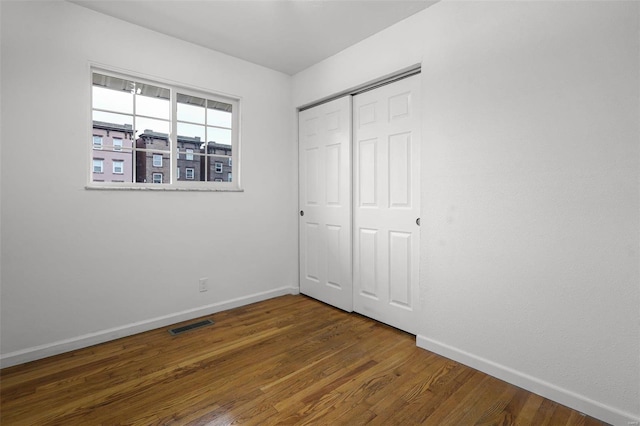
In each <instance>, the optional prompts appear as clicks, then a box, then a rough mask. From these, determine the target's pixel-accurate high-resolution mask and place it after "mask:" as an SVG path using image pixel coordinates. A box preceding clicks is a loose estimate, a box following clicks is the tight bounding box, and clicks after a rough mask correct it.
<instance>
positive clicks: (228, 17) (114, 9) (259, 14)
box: [70, 0, 437, 75]
mask: <svg viewBox="0 0 640 426" xmlns="http://www.w3.org/2000/svg"><path fill="white" fill-rule="evenodd" d="M70 1H71V2H72V3H75V4H78V5H80V6H84V7H86V8H89V9H92V10H95V11H97V12H101V13H104V14H107V15H110V16H113V17H115V18H119V19H122V20H125V21H128V22H131V23H133V24H136V25H140V26H142V27H146V28H149V29H151V30H155V31H158V32H161V33H164V34H167V35H170V36H173V37H176V38H179V39H182V40H185V41H189V42H192V43H195V44H198V45H200V46H204V47H208V48H210V49H213V50H217V51H219V52H223V53H226V54H228V55H232V56H235V57H238V58H241V59H244V60H247V61H250V62H253V63H256V64H259V65H263V66H265V67H268V68H271V69H275V70H278V71H282V72H284V73H286V74H290V75H292V74H295V73H297V72H299V71H302V70H303V69H305V68H307V67H309V66H311V65H313V64H315V63H317V62H320V61H321V60H323V59H325V58H328V57H329V56H332V55H334V54H336V53H338V52H340V51H341V50H344V49H345V48H347V47H349V46H351V45H353V44H355V43H357V42H359V41H361V40H363V39H365V38H367V37H369V36H370V35H372V34H375V33H377V32H378V31H380V30H382V29H384V28H386V27H389V26H391V25H393V24H395V23H396V22H399V21H401V20H403V19H405V18H407V17H408V16H411V15H413V14H415V13H417V12H419V11H421V10H423V9H425V8H427V7H429V6H431V5H432V4H433V3H435V2H436V1H437V0H435V1H434V0H355V1H354V0H153V1H150V0H70Z"/></svg>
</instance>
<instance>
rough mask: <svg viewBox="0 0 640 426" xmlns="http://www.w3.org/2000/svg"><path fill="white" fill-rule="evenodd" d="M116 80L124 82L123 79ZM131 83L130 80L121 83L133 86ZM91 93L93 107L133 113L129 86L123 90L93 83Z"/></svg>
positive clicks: (131, 94)
mask: <svg viewBox="0 0 640 426" xmlns="http://www.w3.org/2000/svg"><path fill="white" fill-rule="evenodd" d="M116 80H118V81H121V82H125V80H120V79H116ZM133 84H134V83H133V82H131V81H127V82H125V83H123V85H131V86H130V87H133ZM92 95H93V97H92V102H93V108H98V109H106V110H109V111H113V112H121V113H125V114H133V93H132V92H131V89H130V88H129V89H127V90H124V91H123V90H114V89H110V88H105V87H100V86H95V85H94V86H93V89H92Z"/></svg>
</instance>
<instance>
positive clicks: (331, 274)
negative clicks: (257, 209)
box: [298, 96, 353, 311]
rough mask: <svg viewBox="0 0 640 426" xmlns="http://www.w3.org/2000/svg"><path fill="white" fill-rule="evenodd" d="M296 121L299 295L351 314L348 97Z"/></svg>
mask: <svg viewBox="0 0 640 426" xmlns="http://www.w3.org/2000/svg"><path fill="white" fill-rule="evenodd" d="M298 120H299V162H300V164H299V166H300V172H299V173H300V174H299V176H300V197H299V200H300V211H302V212H304V216H300V217H299V219H300V292H301V293H303V294H306V295H308V296H311V297H313V298H316V299H318V300H321V301H323V302H325V303H328V304H331V305H333V306H336V307H338V308H341V309H344V310H346V311H351V310H352V309H353V285H352V258H351V257H352V256H351V253H352V252H351V232H352V231H351V229H352V228H351V185H352V182H351V97H349V96H347V97H344V98H340V99H337V100H334V101H332V102H328V103H325V104H322V105H319V106H317V107H314V108H310V109H308V110H305V111H301V112H300V114H299V116H298Z"/></svg>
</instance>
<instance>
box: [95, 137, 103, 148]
mask: <svg viewBox="0 0 640 426" xmlns="http://www.w3.org/2000/svg"><path fill="white" fill-rule="evenodd" d="M93 149H102V136H96V135H94V136H93Z"/></svg>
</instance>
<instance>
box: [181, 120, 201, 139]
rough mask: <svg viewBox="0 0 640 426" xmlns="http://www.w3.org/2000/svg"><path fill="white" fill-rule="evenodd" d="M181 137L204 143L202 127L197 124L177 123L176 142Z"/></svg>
mask: <svg viewBox="0 0 640 426" xmlns="http://www.w3.org/2000/svg"><path fill="white" fill-rule="evenodd" d="M181 137H186V138H198V140H199V141H201V142H204V141H205V130H204V126H200V125H197V124H187V123H180V122H178V141H180V138H181Z"/></svg>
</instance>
